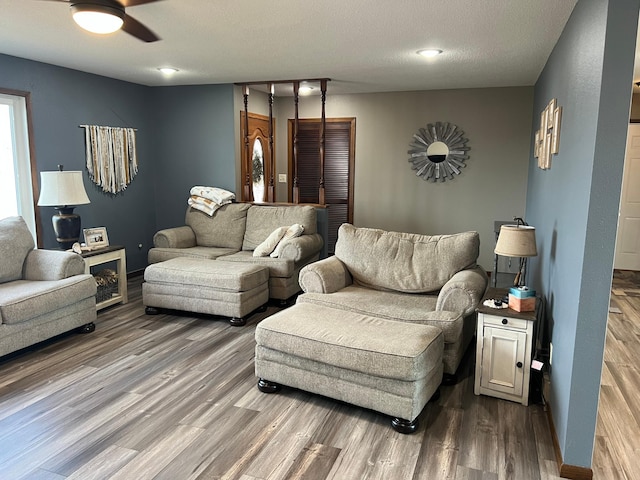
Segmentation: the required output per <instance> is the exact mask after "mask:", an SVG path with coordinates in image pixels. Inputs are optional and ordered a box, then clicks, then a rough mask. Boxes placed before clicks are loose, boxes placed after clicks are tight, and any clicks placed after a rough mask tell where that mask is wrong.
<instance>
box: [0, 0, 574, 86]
mask: <svg viewBox="0 0 640 480" xmlns="http://www.w3.org/2000/svg"><path fill="white" fill-rule="evenodd" d="M576 1H577V0H560V1H559V0H535V1H531V0H321V1H317V2H302V1H300V0H278V1H271V2H268V1H265V0H243V1H237V0H162V1H159V2H157V3H151V4H147V5H139V6H136V7H129V8H127V13H128V14H129V15H131V16H133V17H135V18H136V19H137V20H139V21H140V22H142V23H144V24H145V25H146V26H147V27H149V28H150V29H151V30H153V31H154V32H155V33H156V34H157V35H158V36H160V37H161V39H162V40H161V41H159V42H155V43H144V42H141V41H139V40H137V39H135V38H133V37H131V36H130V35H128V34H126V33H124V32H116V33H114V34H112V35H108V36H98V35H94V34H90V33H88V32H85V31H83V30H81V29H80V28H79V27H78V26H77V25H76V24H75V23H74V22H73V20H72V18H71V14H70V12H69V5H68V4H67V3H62V2H55V1H44V0H0V53H5V54H8V55H14V56H17V57H22V58H28V59H32V60H37V61H40V62H45V63H51V64H54V65H60V66H63V67H68V68H72V69H76V70H81V71H85V72H90V73H95V74H98V75H104V76H107V77H112V78H117V79H121V80H126V81H130V82H135V83H139V84H143V85H193V84H215V83H234V82H249V81H264V80H288V79H305V78H323V77H328V78H331V79H332V81H331V82H330V83H329V93H331V94H337V93H362V92H385V91H404V90H430V89H447V88H470V87H498V86H523V85H533V84H534V83H535V82H536V80H537V78H538V75H539V74H540V71H541V70H542V67H543V66H544V64H545V62H546V60H547V58H548V57H549V54H550V53H551V51H552V49H553V46H554V45H555V43H556V41H557V39H558V37H559V36H560V34H561V32H562V29H563V27H564V25H565V23H566V22H567V19H568V18H569V15H570V14H571V11H572V10H573V7H574V6H575V4H576ZM425 47H435V48H439V49H442V50H444V53H443V54H442V55H440V56H439V57H436V58H435V59H425V58H424V57H420V56H418V55H416V51H417V50H418V49H420V48H425ZM161 66H172V67H175V68H178V69H179V70H180V71H179V72H178V73H177V74H175V75H173V76H172V77H171V78H167V77H165V76H163V74H161V73H160V72H159V71H158V70H157V68H158V67H161Z"/></svg>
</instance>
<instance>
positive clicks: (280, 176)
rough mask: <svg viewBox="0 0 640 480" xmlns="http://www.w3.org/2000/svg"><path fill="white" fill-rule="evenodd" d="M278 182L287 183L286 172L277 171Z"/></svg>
mask: <svg viewBox="0 0 640 480" xmlns="http://www.w3.org/2000/svg"><path fill="white" fill-rule="evenodd" d="M278 182H280V183H287V174H286V173H279V174H278Z"/></svg>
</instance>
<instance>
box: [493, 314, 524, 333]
mask: <svg viewBox="0 0 640 480" xmlns="http://www.w3.org/2000/svg"><path fill="white" fill-rule="evenodd" d="M505 320H506V323H505ZM527 323H528V322H527V320H523V319H522V318H512V317H499V316H496V315H484V324H485V325H492V326H501V327H509V328H519V329H522V330H526V329H527Z"/></svg>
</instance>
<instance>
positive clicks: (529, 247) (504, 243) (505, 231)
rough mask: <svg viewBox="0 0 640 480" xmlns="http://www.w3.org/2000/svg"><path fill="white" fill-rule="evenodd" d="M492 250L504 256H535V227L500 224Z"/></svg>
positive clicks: (536, 252) (536, 251)
mask: <svg viewBox="0 0 640 480" xmlns="http://www.w3.org/2000/svg"><path fill="white" fill-rule="evenodd" d="M494 252H495V253H496V254H498V255H503V256H505V257H535V256H536V255H538V250H537V249H536V229H535V227H531V226H529V225H502V227H500V234H499V235H498V241H497V242H496V248H495V250H494Z"/></svg>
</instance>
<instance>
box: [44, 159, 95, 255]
mask: <svg viewBox="0 0 640 480" xmlns="http://www.w3.org/2000/svg"><path fill="white" fill-rule="evenodd" d="M62 168H63V166H62V165H58V171H57V172H40V198H39V199H38V206H41V207H55V209H56V210H57V212H58V213H56V214H55V215H53V217H52V218H51V221H52V223H53V230H54V231H55V233H56V240H57V241H58V244H59V245H60V248H62V249H63V250H68V249H69V248H71V246H72V245H73V244H74V243H75V242H77V241H78V239H79V238H80V226H81V222H80V215H77V214H75V213H73V209H74V208H75V205H84V204H86V203H90V201H89V197H87V192H86V190H85V189H84V183H83V182H82V172H79V171H74V172H71V171H70V172H63V171H62Z"/></svg>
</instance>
